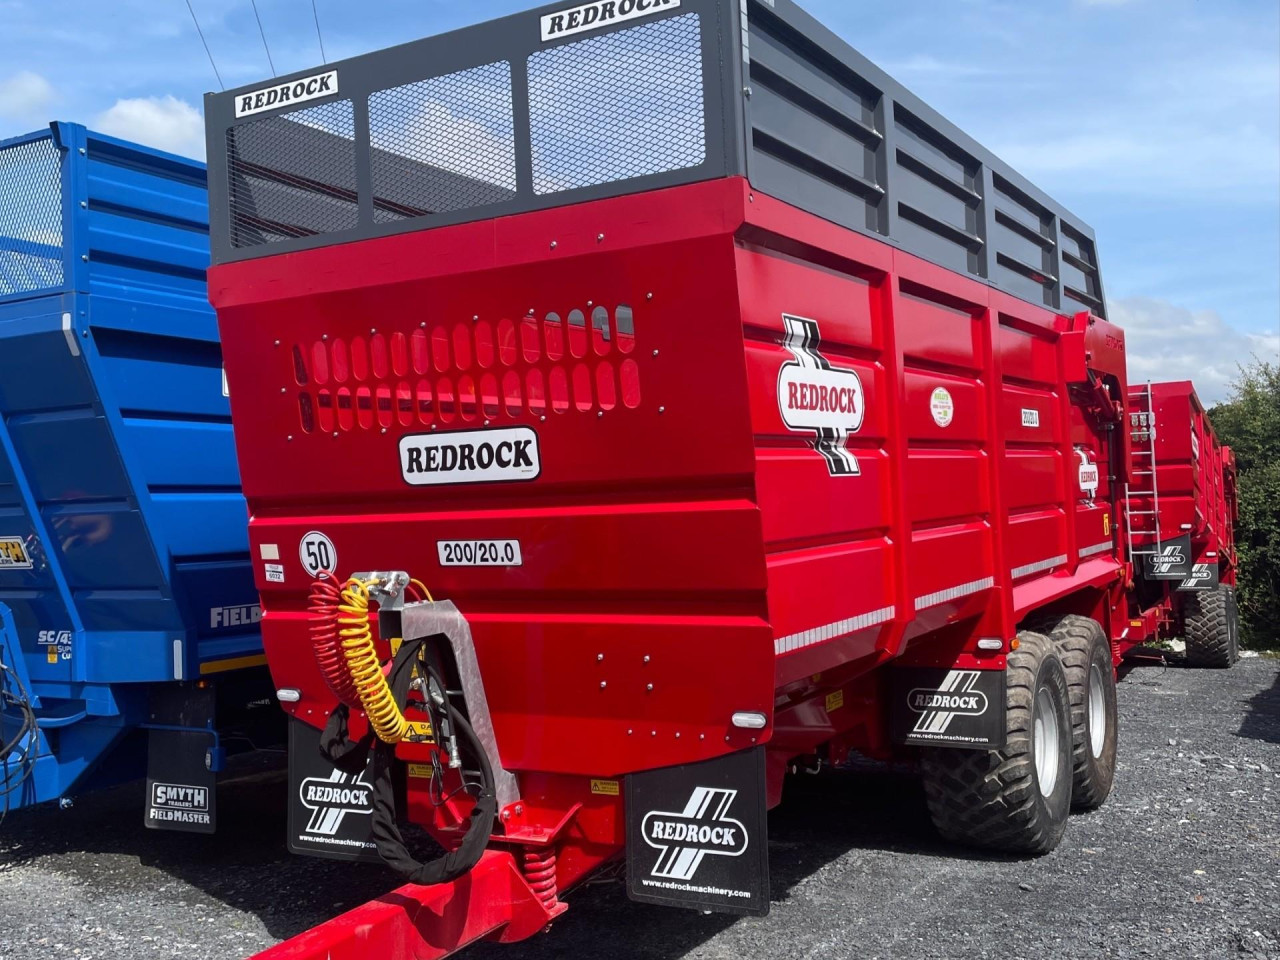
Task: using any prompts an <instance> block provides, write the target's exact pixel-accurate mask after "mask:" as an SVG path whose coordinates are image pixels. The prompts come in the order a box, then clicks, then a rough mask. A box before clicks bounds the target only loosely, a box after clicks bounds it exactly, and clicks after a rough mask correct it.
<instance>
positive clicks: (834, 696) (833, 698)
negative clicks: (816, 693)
mask: <svg viewBox="0 0 1280 960" xmlns="http://www.w3.org/2000/svg"><path fill="white" fill-rule="evenodd" d="M843 706H844V691H843V690H837V691H835V693H828V694H827V713H830V712H831V711H832V710H839V709H840V708H841V707H843Z"/></svg>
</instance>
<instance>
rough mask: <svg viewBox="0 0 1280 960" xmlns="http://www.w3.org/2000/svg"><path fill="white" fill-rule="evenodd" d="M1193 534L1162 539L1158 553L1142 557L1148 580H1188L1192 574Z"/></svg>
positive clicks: (1144, 573)
mask: <svg viewBox="0 0 1280 960" xmlns="http://www.w3.org/2000/svg"><path fill="white" fill-rule="evenodd" d="M1191 568H1192V563H1191V534H1189V533H1184V534H1183V535H1182V536H1180V537H1172V538H1170V539H1168V540H1162V541H1160V552H1159V553H1158V554H1146V555H1144V556H1143V558H1142V572H1143V575H1144V576H1145V577H1146V578H1147V579H1148V580H1186V579H1187V578H1188V577H1190V576H1191Z"/></svg>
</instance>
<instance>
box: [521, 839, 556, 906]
mask: <svg viewBox="0 0 1280 960" xmlns="http://www.w3.org/2000/svg"><path fill="white" fill-rule="evenodd" d="M520 869H521V870H522V871H523V872H524V878H525V880H526V881H527V882H528V884H529V888H530V889H531V890H532V891H533V893H534V895H535V896H536V897H537V898H538V899H539V900H540V901H542V905H543V906H544V907H546V908H547V909H548V910H550V909H551V908H552V907H554V906H555V905H556V901H557V899H558V891H557V889H556V854H555V851H554V850H552V849H551V848H550V847H548V848H547V849H546V850H544V851H542V852H541V853H526V854H524V855H523V857H521V860H520Z"/></svg>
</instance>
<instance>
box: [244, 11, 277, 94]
mask: <svg viewBox="0 0 1280 960" xmlns="http://www.w3.org/2000/svg"><path fill="white" fill-rule="evenodd" d="M249 6H251V7H253V16H254V19H255V20H257V21H258V36H260V37H262V49H263V50H265V51H267V66H269V67H270V68H271V75H272V76H273V77H274V76H277V74H276V65H275V61H273V60H272V59H271V48H270V47H269V46H267V32H266V31H265V30H263V29H262V17H260V16H258V3H257V0H249Z"/></svg>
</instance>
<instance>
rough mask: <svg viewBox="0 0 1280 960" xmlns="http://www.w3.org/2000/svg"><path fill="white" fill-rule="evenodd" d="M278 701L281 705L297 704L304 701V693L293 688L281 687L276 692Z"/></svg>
mask: <svg viewBox="0 0 1280 960" xmlns="http://www.w3.org/2000/svg"><path fill="white" fill-rule="evenodd" d="M276 699H277V700H279V701H280V702H281V703H297V702H298V701H299V700H301V699H302V693H301V691H298V690H295V689H294V688H293V687H281V688H280V689H279V690H277V691H276Z"/></svg>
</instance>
